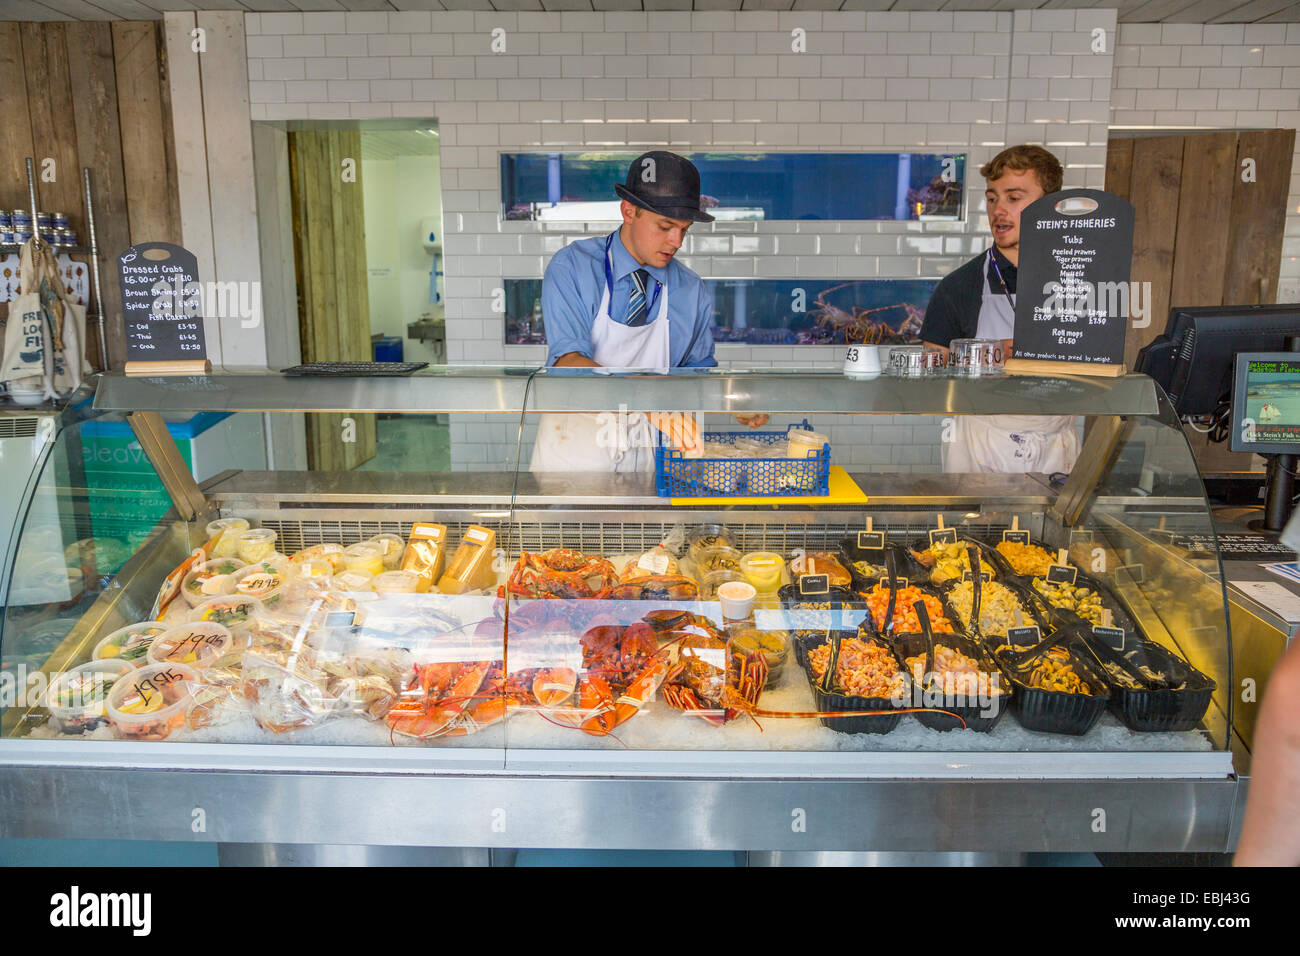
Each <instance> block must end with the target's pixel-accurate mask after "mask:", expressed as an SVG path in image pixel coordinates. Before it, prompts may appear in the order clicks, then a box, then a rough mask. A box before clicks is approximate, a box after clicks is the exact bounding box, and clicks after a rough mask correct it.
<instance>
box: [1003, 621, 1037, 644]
mask: <svg viewBox="0 0 1300 956" xmlns="http://www.w3.org/2000/svg"><path fill="white" fill-rule="evenodd" d="M1042 639H1043V632H1042V631H1040V630H1039V629H1038V625H1037V624H1027V625H1025V626H1024V627H1009V628H1007V640H1008V641H1010V642H1011V643H1012V644H1018V645H1019V646H1020V647H1031V646H1033V645H1034V644H1037V643H1038V642H1039V641H1041V640H1042Z"/></svg>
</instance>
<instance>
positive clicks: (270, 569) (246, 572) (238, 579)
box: [234, 561, 288, 607]
mask: <svg viewBox="0 0 1300 956" xmlns="http://www.w3.org/2000/svg"><path fill="white" fill-rule="evenodd" d="M286 581H288V575H287V574H286V573H285V572H284V571H282V570H280V569H279V568H277V567H276V565H274V564H272V563H271V562H269V561H259V562H258V563H257V564H250V565H249V566H248V567H246V568H244V569H243V570H242V571H240V572H239V573H238V574H237V575H235V592H234V593H235V594H236V595H238V596H239V597H251V598H257V599H258V600H259V601H261V602H262V604H264V605H265V606H266V607H275V605H276V604H278V603H279V601H280V596H281V594H282V593H283V592H284V586H285V582H286Z"/></svg>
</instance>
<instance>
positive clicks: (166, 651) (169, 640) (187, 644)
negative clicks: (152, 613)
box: [149, 621, 235, 671]
mask: <svg viewBox="0 0 1300 956" xmlns="http://www.w3.org/2000/svg"><path fill="white" fill-rule="evenodd" d="M234 642H235V639H234V636H233V635H232V634H231V633H230V629H229V628H227V627H225V626H223V625H221V624H214V623H212V622H211V621H192V622H190V623H189V624H181V625H179V626H178V627H173V628H169V629H168V630H167V631H165V632H164V633H162V634H159V635H158V636H157V637H156V638H154V642H153V643H152V644H151V645H149V663H150V664H188V665H189V666H190V667H192V668H194V669H195V670H196V671H202V670H203V669H204V668H206V667H207V666H208V665H209V664H211V663H212V662H213V661H215V660H217V659H218V658H219V657H221V656H222V655H223V654H224V653H225V652H226V651H228V650H230V649H231V648H232V647H233V645H234Z"/></svg>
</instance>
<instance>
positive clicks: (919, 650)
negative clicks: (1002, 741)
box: [890, 634, 1013, 734]
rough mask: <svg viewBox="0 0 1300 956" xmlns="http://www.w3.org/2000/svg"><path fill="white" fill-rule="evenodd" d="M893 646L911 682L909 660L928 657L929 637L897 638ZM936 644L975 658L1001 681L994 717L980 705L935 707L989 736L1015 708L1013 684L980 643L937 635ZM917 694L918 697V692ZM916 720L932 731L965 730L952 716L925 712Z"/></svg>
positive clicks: (946, 704)
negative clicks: (1013, 705)
mask: <svg viewBox="0 0 1300 956" xmlns="http://www.w3.org/2000/svg"><path fill="white" fill-rule="evenodd" d="M890 642H891V645H892V647H893V649H894V656H895V657H897V658H898V663H899V665H900V666H901V667H902V668H903V671H904V672H905V673H907V674H908V675H909V681H910V678H911V672H910V671H909V670H908V668H907V658H909V657H914V656H916V655H917V654H925V651H926V648H925V635H924V634H896V635H894V636H893V637H892V638H890ZM934 644H935V647H936V648H937V647H939V646H940V645H944V644H946V645H948V646H950V647H953V648H955V649H956V650H959V651H961V652H962V653H963V654H965V655H966V656H967V657H973V658H974V659H975V660H977V661H979V663H980V667H982V668H983V669H984V670H985V671H986V672H987V673H988V674H989V676H990V677H991V678H996V679H997V681H998V684H999V686H1000V688H1001V689H1002V690H1001V692H1000V693H998V694H995V695H993V698H992V701H991V703H992V704H993V707H992V710H993V713H991V714H990V713H987V712H986V708H984V707H982V706H979V703H978V701H977V702H976V703H975V704H974V705H971V704H960V705H959V704H957V703H955V701H954V702H953V704H952V706H949V702H948V701H947V700H945V702H944V703H943V704H942V705H935V706H942V708H943V709H944V710H947V711H951V712H952V713H954V714H957V715H958V716H960V717H961V718H962V720H964V721H965V722H966V729H967V730H973V731H975V732H976V733H985V734H986V733H988V732H989V731H991V730H992V729H993V728H994V727H996V726H997V724H998V721H1000V720H1001V719H1002V715H1003V714H1005V713H1006V712H1007V709H1008V707H1009V706H1010V704H1011V698H1012V696H1013V694H1012V689H1011V682H1010V681H1009V680H1008V679H1007V676H1006V675H1005V674H1003V673H1002V669H1001V668H1000V667H998V665H997V662H996V661H994V660H993V657H992V655H990V654H989V653H988V651H986V650H984V648H983V647H981V646H980V645H979V644H978V643H977V642H975V641H972V640H970V639H969V638H966V637H962V636H961V635H954V634H936V635H934ZM913 692H914V693H915V691H913ZM918 696H919V695H918ZM915 700H916V698H912V699H911V700H909V704H914V703H915ZM916 706H924V705H916ZM915 716H916V719H917V720H919V721H920V722H921V723H922V724H923V725H924V726H926V727H929V728H930V729H931V730H942V731H946V730H958V729H960V728H961V723H960V722H959V721H958V720H956V719H955V718H953V717H950V716H949V715H948V714H939V713H933V712H930V713H925V712H923V713H918V714H916V715H915Z"/></svg>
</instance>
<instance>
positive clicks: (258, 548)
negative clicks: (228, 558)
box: [218, 528, 276, 564]
mask: <svg viewBox="0 0 1300 956" xmlns="http://www.w3.org/2000/svg"><path fill="white" fill-rule="evenodd" d="M222 537H223V538H224V537H225V535H222ZM275 539H276V533H275V531H274V530H272V529H271V528H253V529H251V530H249V531H245V532H244V533H243V534H242V535H240V537H239V545H238V547H237V548H236V553H237V554H238V555H239V559H240V560H241V561H246V562H247V563H249V564H254V563H256V562H258V561H262V560H264V559H265V558H267V557H268V556H270V555H271V554H272V553H273V552H274V551H275ZM218 543H220V542H218Z"/></svg>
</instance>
